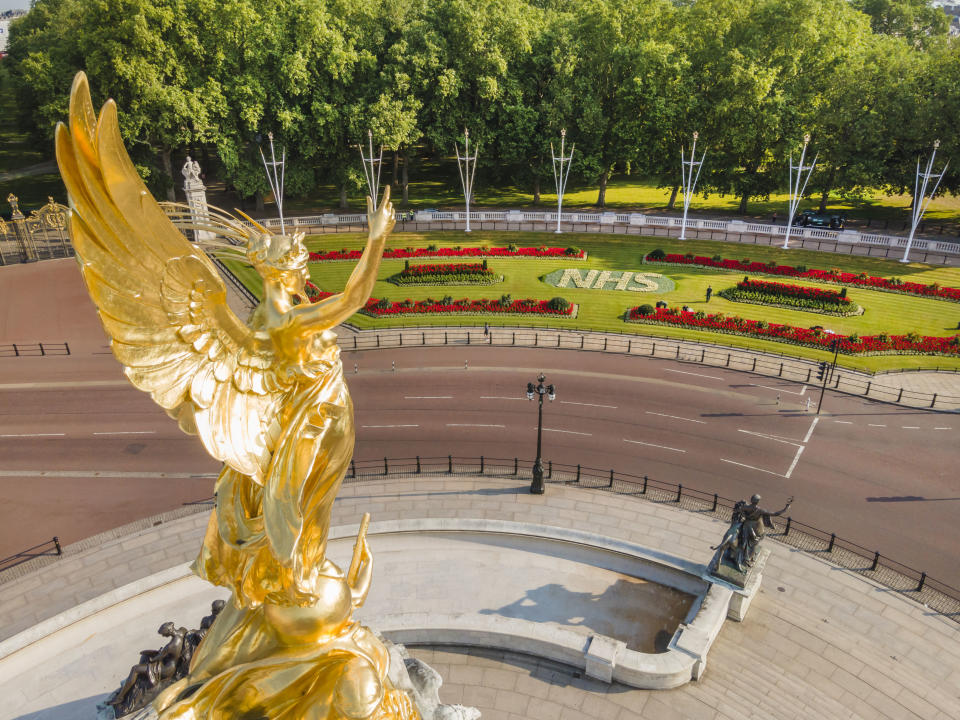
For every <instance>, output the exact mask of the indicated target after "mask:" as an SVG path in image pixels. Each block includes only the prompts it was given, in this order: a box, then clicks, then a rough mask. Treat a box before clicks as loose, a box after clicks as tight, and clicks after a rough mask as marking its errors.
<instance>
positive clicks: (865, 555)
mask: <svg viewBox="0 0 960 720" xmlns="http://www.w3.org/2000/svg"><path fill="white" fill-rule="evenodd" d="M532 467H533V461H532V460H522V459H519V458H492V457H486V456H481V457H479V458H477V457H458V456H455V455H447V456H446V457H412V458H382V459H381V458H378V459H370V460H354V461H352V462H351V463H350V469H349V471H348V472H347V479H346V482H362V481H363V480H366V479H372V478H382V477H384V476H399V475H416V476H431V475H433V476H437V477H444V476H447V475H450V474H457V475H470V474H473V475H478V476H480V475H484V476H490V477H505V476H506V477H510V476H515V477H517V478H518V479H520V480H522V481H523V482H524V483H527V484H529V482H530V479H531V477H532V476H531V469H532ZM545 480H546V482H547V483H554V484H563V485H570V486H574V487H580V488H584V489H590V490H599V491H604V492H611V493H616V494H619V495H629V496H631V497H635V498H638V499H642V500H648V501H650V502H655V503H662V504H672V505H675V506H677V507H679V508H682V509H684V510H688V511H692V512H696V513H699V514H702V515H709V516H711V517H715V518H717V519H720V520H723V521H729V520H730V517H731V511H732V509H733V505H734V503H735V501H734V500H732V499H731V498H727V497H723V496H721V495H719V494H717V493H710V492H706V491H703V490H699V489H696V488H690V487H684V486H683V485H681V484H674V483H669V482H664V481H662V480H656V479H654V478H651V477H648V476H646V475H631V474H629V473H622V472H617V471H616V470H613V469H601V468H594V467H587V466H584V465H568V464H565V463H554V462H548V463H547V467H546V477H545ZM547 492H548V493H549V492H550V491H549V488H548V489H547ZM771 520H773V522H774V530H773V531H770V532H768V536H769V537H770V538H772V539H773V540H776V541H777V542H780V543H783V544H785V545H789V546H791V547H793V548H796V549H797V550H800V551H803V552H805V553H808V554H811V555H816V556H817V557H821V558H823V559H825V560H827V561H829V562H831V563H834V564H835V565H838V566H840V567H843V568H845V569H847V570H851V571H853V572H856V573H859V574H861V575H863V576H865V577H867V578H869V579H870V580H872V581H873V582H876V583H877V584H879V585H882V586H884V587H886V588H888V589H890V590H894V591H896V592H898V593H902V594H903V595H904V596H906V597H908V598H911V599H913V600H915V601H917V602H919V603H921V604H923V605H926V606H927V607H928V608H930V609H931V610H933V611H935V612H937V613H939V614H941V615H944V616H947V617H950V618H951V619H953V620H956V621H957V622H960V589H957V588H955V587H952V586H950V585H948V584H946V583H944V582H940V581H939V580H936V579H934V578H931V577H928V576H927V574H926V573H925V572H923V571H921V570H916V569H914V568H912V567H909V566H907V565H904V564H903V563H900V562H897V561H896V560H893V559H892V558H890V557H887V556H886V555H883V554H881V553H880V552H878V551H875V550H870V549H868V548H865V547H863V546H862V545H858V544H857V543H854V542H852V541H850V540H847V539H845V538H841V537H838V536H837V535H836V533H830V532H826V531H824V530H821V529H819V528H815V527H813V526H811V525H807V524H805V523H802V522H799V521H797V520H794V519H793V518H792V517H778V518H771Z"/></svg>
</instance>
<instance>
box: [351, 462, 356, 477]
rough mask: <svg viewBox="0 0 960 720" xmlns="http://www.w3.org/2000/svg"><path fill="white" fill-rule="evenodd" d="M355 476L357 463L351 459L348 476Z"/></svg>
mask: <svg viewBox="0 0 960 720" xmlns="http://www.w3.org/2000/svg"><path fill="white" fill-rule="evenodd" d="M356 476H357V465H356V463H355V462H354V461H353V460H351V461H350V477H352V478H355V477H356Z"/></svg>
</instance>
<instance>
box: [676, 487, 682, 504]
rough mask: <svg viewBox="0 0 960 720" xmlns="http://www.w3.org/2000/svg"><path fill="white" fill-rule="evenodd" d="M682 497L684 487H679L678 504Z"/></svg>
mask: <svg viewBox="0 0 960 720" xmlns="http://www.w3.org/2000/svg"><path fill="white" fill-rule="evenodd" d="M681 497H683V485H677V502H680V498H681Z"/></svg>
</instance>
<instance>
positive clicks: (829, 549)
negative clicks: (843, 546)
mask: <svg viewBox="0 0 960 720" xmlns="http://www.w3.org/2000/svg"><path fill="white" fill-rule="evenodd" d="M836 541H837V534H836V533H830V544H829V545H827V552H829V553H832V552H833V544H834V543H835V542H836Z"/></svg>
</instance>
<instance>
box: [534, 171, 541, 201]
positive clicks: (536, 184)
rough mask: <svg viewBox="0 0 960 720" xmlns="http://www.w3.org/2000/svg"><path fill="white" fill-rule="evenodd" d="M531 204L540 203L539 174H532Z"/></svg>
mask: <svg viewBox="0 0 960 720" xmlns="http://www.w3.org/2000/svg"><path fill="white" fill-rule="evenodd" d="M533 204H534V205H539V204H540V176H539V175H534V176H533Z"/></svg>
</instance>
